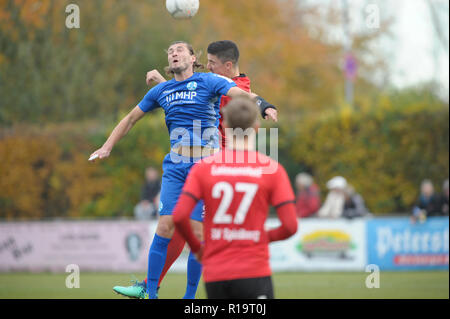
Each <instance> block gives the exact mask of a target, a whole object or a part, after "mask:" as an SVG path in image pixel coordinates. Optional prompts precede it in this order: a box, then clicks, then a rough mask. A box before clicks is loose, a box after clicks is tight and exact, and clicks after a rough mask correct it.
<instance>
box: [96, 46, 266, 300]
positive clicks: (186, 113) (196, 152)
mask: <svg viewBox="0 0 450 319" xmlns="http://www.w3.org/2000/svg"><path fill="white" fill-rule="evenodd" d="M167 53H168V62H169V70H170V72H171V73H173V75H174V79H172V80H170V81H167V82H164V83H160V84H158V85H156V86H155V87H153V88H152V89H150V90H149V91H148V93H147V94H146V95H145V97H144V98H143V99H142V101H141V102H140V103H139V104H138V105H137V106H136V107H135V108H134V109H133V110H132V111H131V112H130V113H129V114H128V115H127V116H125V118H123V119H122V120H121V121H120V122H119V124H118V125H117V126H116V127H115V128H114V130H113V131H112V133H111V134H110V136H109V137H108V139H107V140H106V142H105V143H104V144H103V146H102V147H101V148H100V149H98V150H97V151H95V152H94V153H92V154H91V157H94V156H96V157H98V158H99V159H103V158H106V157H108V156H109V155H110V153H111V151H112V149H113V147H114V145H115V144H116V143H117V142H118V141H119V140H120V139H121V138H123V137H124V136H125V135H126V134H127V133H128V132H129V130H130V129H131V128H132V127H133V126H134V125H135V124H136V122H137V121H139V120H140V119H141V118H142V117H143V116H144V115H145V114H146V113H147V112H149V111H151V110H154V109H156V108H159V107H161V108H162V109H164V112H165V120H166V125H167V128H168V130H169V135H170V143H171V151H170V153H169V154H167V155H166V157H165V158H164V161H163V171H164V172H163V176H162V185H161V202H160V207H159V211H160V219H159V221H158V226H157V228H156V234H155V236H154V238H153V242H152V245H151V247H150V252H149V262H148V275H147V278H148V280H147V293H148V297H149V298H151V299H153V298H156V297H157V284H158V280H159V277H160V274H161V271H162V269H163V266H164V263H165V259H166V254H167V246H168V245H169V242H170V240H171V238H172V236H173V233H174V223H173V219H172V212H173V208H174V207H175V204H176V202H177V200H178V197H179V195H180V193H181V190H182V187H183V185H184V182H185V179H186V177H187V174H188V173H189V170H190V168H191V167H192V166H193V165H194V163H195V162H197V161H199V160H200V159H201V158H202V157H205V156H210V155H212V154H214V153H216V152H217V151H218V150H219V135H218V129H217V126H216V122H217V118H216V116H217V114H216V111H215V109H214V103H213V102H214V101H215V100H217V98H218V97H219V96H221V95H226V96H229V97H235V96H246V97H250V98H255V99H256V100H257V101H258V103H260V104H268V103H267V102H266V101H264V100H263V99H262V98H260V97H258V96H256V95H255V94H252V93H248V92H245V91H244V90H241V89H240V88H238V87H237V86H236V84H235V83H234V82H233V81H232V80H230V79H228V78H225V77H223V76H220V75H216V74H213V73H195V72H194V68H195V67H198V66H199V64H198V63H197V58H196V56H195V54H194V50H193V49H192V47H191V46H190V45H189V44H188V43H186V42H181V41H180V42H175V43H173V44H172V45H171V46H170V47H169V49H168V51H167ZM202 210H203V203H199V204H198V205H197V206H196V208H195V209H194V211H193V213H192V216H191V218H192V220H193V222H194V223H195V222H198V223H200V222H201V221H202V216H201V214H202ZM199 235H201V234H199ZM189 268H191V271H188V285H187V289H186V294H185V296H184V298H194V297H195V292H196V290H197V285H198V281H199V279H200V276H201V265H200V264H199V263H198V262H197V261H196V260H195V257H194V256H193V255H192V254H190V256H189V259H188V269H189ZM189 277H191V278H189Z"/></svg>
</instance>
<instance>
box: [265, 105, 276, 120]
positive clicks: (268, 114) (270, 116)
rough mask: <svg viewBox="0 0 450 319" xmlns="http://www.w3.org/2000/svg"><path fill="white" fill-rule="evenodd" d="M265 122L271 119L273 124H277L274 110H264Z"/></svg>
mask: <svg viewBox="0 0 450 319" xmlns="http://www.w3.org/2000/svg"><path fill="white" fill-rule="evenodd" d="M264 118H265V119H266V120H268V119H272V121H274V122H278V111H277V110H276V109H272V108H268V109H266V116H265V117H264Z"/></svg>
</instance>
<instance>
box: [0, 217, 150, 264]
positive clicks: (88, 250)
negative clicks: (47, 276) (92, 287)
mask: <svg viewBox="0 0 450 319" xmlns="http://www.w3.org/2000/svg"><path fill="white" fill-rule="evenodd" d="M152 231H154V230H153V227H150V228H149V223H148V222H137V221H92V222H90V221H83V222H67V221H64V222H63V221H55V222H20V223H18V222H17V223H9V222H7V223H0V271H12V270H16V271H52V272H65V269H66V266H67V265H70V264H75V265H78V266H79V268H80V271H120V272H122V271H130V272H145V271H146V269H147V262H148V257H147V256H148V250H149V247H150V246H149V245H150V243H149V237H150V234H149V233H150V232H152Z"/></svg>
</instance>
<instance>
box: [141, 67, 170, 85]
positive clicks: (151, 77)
mask: <svg viewBox="0 0 450 319" xmlns="http://www.w3.org/2000/svg"><path fill="white" fill-rule="evenodd" d="M145 82H146V83H147V85H150V84H151V83H152V82H156V83H157V84H159V83H162V82H166V79H165V78H164V77H163V76H162V75H161V73H159V71H158V70H151V71H148V72H147V75H146V77H145Z"/></svg>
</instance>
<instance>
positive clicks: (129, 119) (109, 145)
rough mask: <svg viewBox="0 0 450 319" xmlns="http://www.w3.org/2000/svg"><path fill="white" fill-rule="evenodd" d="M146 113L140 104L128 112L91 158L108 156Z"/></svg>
mask: <svg viewBox="0 0 450 319" xmlns="http://www.w3.org/2000/svg"><path fill="white" fill-rule="evenodd" d="M144 115H145V112H143V111H142V110H141V109H140V107H139V106H136V107H135V108H134V109H132V110H131V112H130V113H128V114H127V115H126V116H125V117H124V118H123V119H122V120H121V121H120V122H119V124H117V125H116V127H115V128H114V129H113V131H112V132H111V134H110V135H109V137H108V139H107V140H106V142H105V143H104V144H103V146H102V147H101V148H99V149H98V150H96V151H95V152H94V153H92V154H91V156H90V158H93V159H94V160H95V159H96V158H99V159H102V158H106V157H108V156H109V154H110V153H111V151H112V149H113V147H114V145H115V144H116V143H117V142H118V141H120V140H121V139H122V138H123V137H124V136H125V135H127V133H128V132H129V131H130V130H131V128H132V127H133V126H134V124H136V122H137V121H139V120H140V119H141V118H142V117H143V116H144Z"/></svg>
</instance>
